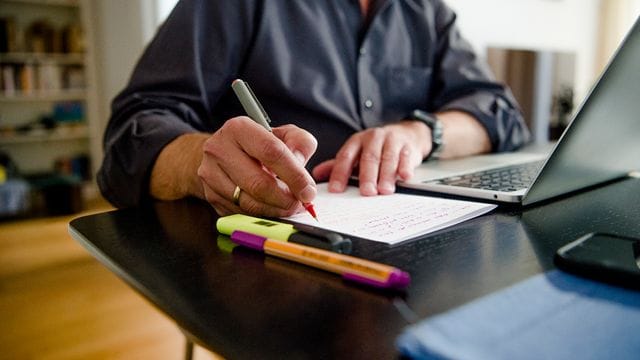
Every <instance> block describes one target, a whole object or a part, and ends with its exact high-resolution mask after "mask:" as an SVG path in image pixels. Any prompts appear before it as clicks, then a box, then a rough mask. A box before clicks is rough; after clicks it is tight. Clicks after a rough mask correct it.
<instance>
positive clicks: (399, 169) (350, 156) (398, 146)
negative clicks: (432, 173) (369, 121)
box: [313, 121, 431, 196]
mask: <svg viewBox="0 0 640 360" xmlns="http://www.w3.org/2000/svg"><path fill="white" fill-rule="evenodd" d="M430 138H431V132H430V130H429V128H428V127H427V126H426V125H424V124H422V123H420V122H417V121H403V122H399V123H394V124H390V125H386V126H383V127H378V128H372V129H367V130H364V131H361V132H358V133H356V134H354V135H352V136H351V137H350V138H349V139H348V140H347V141H346V142H345V143H344V145H343V146H342V148H341V149H340V150H339V151H338V153H337V155H336V157H335V159H331V160H328V161H325V162H323V163H321V164H319V165H318V166H316V167H315V168H314V169H313V176H314V177H315V178H316V179H318V180H326V179H327V178H328V179H329V191H331V192H343V191H344V189H345V187H346V185H347V182H348V181H349V177H350V176H351V174H352V172H353V170H354V169H355V168H356V167H357V168H359V170H358V178H359V181H360V194H362V195H365V196H370V195H378V194H392V193H393V192H395V183H396V180H397V179H398V178H399V179H402V180H406V179H409V178H410V177H411V176H412V175H413V170H414V169H415V167H416V166H418V165H419V164H420V163H421V162H422V159H423V158H424V157H425V156H426V154H428V153H429V151H430V150H431V141H425V139H430Z"/></svg>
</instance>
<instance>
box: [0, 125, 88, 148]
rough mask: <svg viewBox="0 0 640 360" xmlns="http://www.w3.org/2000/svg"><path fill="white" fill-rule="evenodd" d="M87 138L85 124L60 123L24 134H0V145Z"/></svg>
mask: <svg viewBox="0 0 640 360" xmlns="http://www.w3.org/2000/svg"><path fill="white" fill-rule="evenodd" d="M88 138H89V129H88V128H87V126H86V125H71V126H69V125H61V126H59V127H57V128H55V129H53V130H44V129H39V130H36V131H33V132H30V133H24V134H15V133H12V134H4V135H3V134H0V145H11V144H29V143H34V142H43V141H48V142H53V141H72V140H85V139H88Z"/></svg>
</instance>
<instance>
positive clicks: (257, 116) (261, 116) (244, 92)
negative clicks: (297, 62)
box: [231, 79, 318, 221]
mask: <svg viewBox="0 0 640 360" xmlns="http://www.w3.org/2000/svg"><path fill="white" fill-rule="evenodd" d="M231 88H232V89H233V92H235V93H236V96H237V97H238V100H240V104H242V107H243V108H244V111H246V113H247V115H249V117H250V118H251V119H252V120H253V121H255V122H257V123H258V124H260V125H262V126H263V127H264V128H265V129H267V130H268V131H269V132H271V126H270V125H269V123H270V122H271V120H270V119H269V115H267V112H266V111H265V110H264V108H263V107H262V105H260V102H259V101H258V98H257V97H256V95H255V94H254V93H253V91H251V88H250V87H249V84H247V83H246V82H245V81H243V80H240V79H236V80H234V81H233V82H232V83H231ZM302 206H304V208H305V209H306V210H307V212H308V213H309V214H311V216H313V218H314V219H316V221H318V216H317V215H316V211H315V209H314V208H313V204H312V203H302Z"/></svg>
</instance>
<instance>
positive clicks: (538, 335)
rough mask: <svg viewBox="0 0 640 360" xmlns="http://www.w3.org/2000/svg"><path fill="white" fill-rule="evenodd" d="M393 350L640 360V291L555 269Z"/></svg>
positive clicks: (413, 329) (404, 339)
mask: <svg viewBox="0 0 640 360" xmlns="http://www.w3.org/2000/svg"><path fill="white" fill-rule="evenodd" d="M396 344H397V346H398V348H399V350H400V351H401V353H402V354H404V355H406V356H408V357H410V358H418V359H441V358H452V359H639V358H640V292H638V291H632V290H626V289H622V288H617V287H613V286H609V285H606V284H603V283H598V282H594V281H590V280H586V279H582V278H578V277H575V276H572V275H570V274H567V273H563V272H560V271H551V272H548V273H546V274H540V275H538V276H535V277H533V278H531V279H528V280H526V281H524V282H521V283H518V284H516V285H514V286H512V287H509V288H507V289H505V290H502V291H499V292H497V293H494V294H491V295H488V296H486V297H483V298H480V299H478V300H476V301H473V302H471V303H469V304H466V305H464V306H462V307H459V308H456V309H453V310H451V311H448V312H446V313H443V314H441V315H438V316H435V317H431V318H427V319H425V320H423V321H421V322H419V323H417V324H414V325H412V326H410V327H408V328H407V329H405V331H404V332H403V333H402V334H401V336H400V337H399V338H398V339H397V343H396Z"/></svg>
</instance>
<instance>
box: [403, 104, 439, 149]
mask: <svg viewBox="0 0 640 360" xmlns="http://www.w3.org/2000/svg"><path fill="white" fill-rule="evenodd" d="M410 120H415V121H420V122H422V123H424V124H425V125H427V126H428V127H429V129H431V151H430V152H429V154H427V156H425V158H424V160H425V161H426V160H431V159H438V158H439V157H440V153H442V149H443V148H444V141H443V140H442V122H440V120H438V118H437V117H435V116H433V115H432V114H429V113H428V112H425V111H422V110H413V112H412V113H411V117H410Z"/></svg>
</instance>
